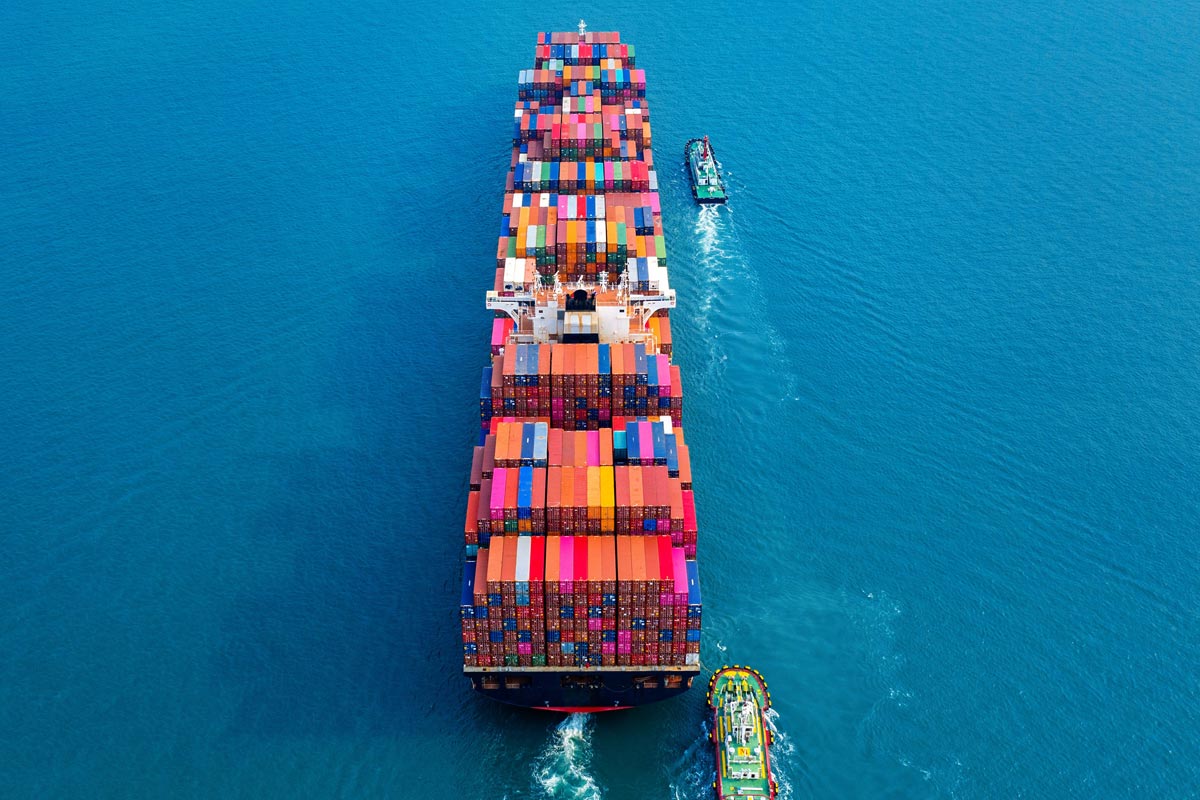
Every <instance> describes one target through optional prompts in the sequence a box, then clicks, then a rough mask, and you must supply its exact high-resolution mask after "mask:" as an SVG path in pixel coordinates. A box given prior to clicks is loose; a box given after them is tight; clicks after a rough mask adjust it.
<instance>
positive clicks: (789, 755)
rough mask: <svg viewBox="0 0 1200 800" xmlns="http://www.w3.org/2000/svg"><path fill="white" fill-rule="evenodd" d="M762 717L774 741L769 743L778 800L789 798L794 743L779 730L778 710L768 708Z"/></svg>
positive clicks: (791, 792)
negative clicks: (777, 789)
mask: <svg viewBox="0 0 1200 800" xmlns="http://www.w3.org/2000/svg"><path fill="white" fill-rule="evenodd" d="M763 718H764V719H765V720H766V722H767V727H768V728H769V729H770V730H771V737H772V739H773V742H774V743H773V744H772V745H771V772H772V774H773V775H774V776H775V782H776V783H777V784H779V800H791V798H792V797H793V788H792V781H791V772H792V767H793V765H794V764H795V761H796V744H795V742H793V741H792V738H791V737H790V736H788V735H787V734H786V733H785V732H784V731H782V730H780V728H779V712H778V711H776V710H775V709H773V708H768V709H767V710H766V711H765V712H763Z"/></svg>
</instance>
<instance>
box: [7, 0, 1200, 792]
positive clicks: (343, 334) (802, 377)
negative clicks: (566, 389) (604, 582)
mask: <svg viewBox="0 0 1200 800" xmlns="http://www.w3.org/2000/svg"><path fill="white" fill-rule="evenodd" d="M648 5H649V4H645V3H617V4H606V5H605V6H604V7H603V9H601V8H600V7H599V6H596V5H593V4H586V3H585V4H584V5H581V6H575V7H571V8H569V9H560V8H554V9H547V10H545V11H539V10H536V4H526V5H525V6H523V7H521V8H520V9H517V8H516V7H510V8H505V9H503V10H499V9H498V8H496V7H494V6H493V5H490V4H484V3H477V4H474V5H472V6H470V7H461V8H449V7H438V8H437V10H436V11H435V10H423V9H411V8H405V7H404V6H403V4H395V3H380V2H367V3H359V4H339V3H329V2H320V0H312V2H301V3H295V4H290V5H286V6H280V5H279V4H277V3H265V2H260V1H259V0H249V2H237V3H233V2H220V1H219V0H217V2H212V3H163V2H157V0H140V1H137V2H135V3H133V4H132V5H131V4H105V3H103V2H101V3H86V4H85V3H71V2H68V3H67V4H65V5H63V4H57V5H55V4H47V3H39V2H35V3H32V4H29V3H26V4H18V3H9V4H4V5H3V7H0V277H2V278H3V291H2V292H0V419H2V420H3V425H2V426H0V463H2V465H3V466H2V468H0V529H2V532H3V537H2V538H0V543H2V545H3V551H4V552H3V556H2V557H0V787H2V788H0V794H2V795H3V796H4V797H5V798H82V797H87V798H122V799H124V798H163V797H172V798H210V797H214V798H215V797H221V798H228V797H254V798H267V797H271V798H275V797H278V798H294V797H347V798H348V797H355V798H363V797H398V798H399V797H402V798H409V797H412V798H416V797H454V796H458V797H464V798H465V797H472V798H473V797H480V798H497V799H498V798H504V797H507V798H518V797H526V798H528V797H595V796H603V797H605V798H614V799H615V798H633V797H639V798H640V797H672V798H700V797H705V796H707V795H706V792H707V786H708V781H709V780H710V778H709V777H708V772H709V767H708V760H707V755H706V751H705V749H704V747H703V739H702V737H703V735H704V731H703V713H702V705H703V697H702V696H701V695H700V693H699V692H696V693H693V694H691V695H689V696H685V697H683V698H681V699H678V700H675V701H672V702H670V703H665V704H660V705H658V706H654V707H647V708H643V709H638V710H636V711H632V712H629V713H624V714H622V715H617V716H608V717H602V718H599V719H573V720H570V721H569V722H568V723H566V724H564V725H563V726H561V727H559V728H557V729H556V728H555V724H556V722H557V718H552V717H548V716H543V715H539V714H536V713H526V712H520V711H515V710H509V709H506V708H504V707H501V706H497V705H494V704H491V703H488V702H487V701H484V700H482V699H480V698H477V697H474V696H472V695H470V694H469V693H468V692H467V690H466V688H465V686H464V682H463V680H462V679H461V677H459V676H458V675H456V669H457V666H458V643H457V640H456V623H455V609H454V602H455V598H456V591H457V588H456V587H457V581H458V567H457V566H456V561H455V559H456V555H457V553H458V552H459V550H460V540H459V538H458V535H457V534H456V533H455V531H456V530H458V527H457V526H458V524H459V522H460V520H461V517H462V511H461V509H462V503H463V500H464V497H465V491H466V479H467V467H468V465H469V460H470V459H469V450H468V448H469V445H470V444H471V442H472V435H473V432H474V430H475V427H476V424H477V423H476V419H475V416H474V408H475V401H474V400H473V399H472V394H473V392H474V391H475V389H476V387H477V385H478V375H479V368H480V366H481V365H482V363H483V357H484V352H485V348H486V345H487V336H488V326H487V317H486V313H485V311H484V309H483V307H482V291H483V290H484V289H485V288H486V286H488V285H489V284H490V280H491V269H492V268H491V266H490V264H491V259H492V254H493V252H494V239H493V236H494V235H495V231H496V217H497V215H498V214H499V210H500V191H501V186H502V180H503V175H504V171H505V169H506V165H507V159H508V147H509V144H508V142H507V140H506V137H507V136H508V135H509V130H510V127H509V126H510V123H509V119H510V116H509V114H510V112H509V109H510V107H511V103H512V101H513V100H514V98H515V86H514V83H515V78H516V73H517V70H518V69H521V68H524V67H528V66H529V65H530V61H531V58H532V46H533V40H534V34H535V31H537V30H540V29H547V28H571V27H573V25H574V23H575V21H576V19H577V18H578V17H579V16H580V15H582V16H584V17H586V18H587V19H588V21H589V22H590V23H592V28H593V29H612V28H618V29H620V30H621V31H622V33H623V34H624V36H625V38H626V40H628V41H632V42H634V43H636V44H637V46H638V57H639V60H640V63H641V65H642V66H644V67H645V69H646V70H647V72H648V77H649V80H650V93H649V96H650V101H651V104H652V108H653V113H654V134H655V144H656V151H657V153H658V156H659V163H660V166H661V172H660V175H661V178H662V195H663V205H664V212H665V219H666V226H667V235H668V247H669V249H670V252H671V254H672V256H671V258H672V283H673V284H674V285H675V287H676V288H677V289H678V292H679V300H680V307H679V309H678V311H677V312H676V315H675V326H674V329H675V340H676V352H677V358H678V360H679V361H680V362H681V363H682V364H683V365H684V380H685V388H686V391H687V398H688V399H687V412H686V413H687V416H686V420H685V422H686V428H687V431H688V438H689V441H690V442H691V443H692V447H693V451H694V453H695V454H696V456H697V457H698V462H697V464H696V479H697V483H698V485H699V487H700V494H699V498H700V515H701V526H702V532H701V559H702V566H703V573H702V574H703V580H704V585H705V589H706V601H707V608H706V612H705V614H706V625H707V634H706V635H707V639H706V642H705V645H704V647H705V650H704V653H703V657H704V661H705V664H706V666H707V667H709V668H712V667H714V666H719V665H720V663H721V662H723V661H725V660H729V661H737V662H752V663H753V664H755V665H756V666H758V667H759V668H760V669H761V670H762V671H763V672H764V673H765V674H766V675H767V677H768V679H769V680H770V681H771V685H772V689H773V695H774V697H775V699H776V704H777V710H778V717H777V719H776V725H777V726H778V728H779V729H780V731H781V734H782V736H781V746H780V747H779V751H778V753H777V757H778V762H779V764H778V766H779V771H780V772H781V776H780V777H781V779H782V782H783V783H784V787H785V796H787V797H791V798H797V799H799V798H810V797H812V798H824V797H828V798H835V797H862V798H945V797H962V798H984V797H989V798H990V797H1005V798H1008V797H1030V798H1034V797H1039V798H1040V797H1044V798H1076V797H1077V798H1100V797H1103V798H1126V797H1129V798H1132V797H1169V798H1184V797H1196V796H1197V792H1198V789H1197V787H1198V786H1200V733H1198V732H1197V727H1196V721H1197V719H1200V682H1198V680H1197V677H1196V675H1197V673H1196V664H1197V663H1198V661H1200V601H1198V597H1197V586H1198V585H1200V580H1198V579H1197V564H1198V563H1200V544H1198V543H1197V534H1198V531H1200V489H1198V488H1197V487H1198V486H1200V411H1198V410H1197V401H1198V400H1200V348H1198V346H1197V343H1196V332H1197V330H1198V328H1200V277H1198V276H1200V271H1198V267H1200V263H1198V262H1200V257H1198V255H1197V254H1198V253H1200V189H1198V188H1197V187H1200V78H1198V76H1200V45H1197V42H1198V41H1200V9H1198V8H1197V7H1196V5H1195V4H1194V3H1190V2H1174V1H1171V0H1168V2H1164V3H1160V4H1155V6H1154V8H1152V9H1148V8H1146V7H1145V4H1141V3H1136V2H1101V3H1095V4H1070V3H1052V4H1048V5H1047V4H1022V3H1019V2H1002V3H1000V4H960V3H950V2H934V3H926V4H917V5H918V6H919V7H914V4H911V3H904V2H897V1H896V0H868V2H866V3H858V4H847V3H817V4H809V5H805V6H803V7H798V6H795V5H787V4H785V5H780V6H778V7H777V8H775V9H774V10H772V9H770V8H767V7H763V6H758V7H755V9H754V10H750V9H748V8H742V7H734V8H723V7H719V6H704V7H697V6H695V5H694V4H691V3H670V4H656V6H655V7H654V8H648V7H647V6H648ZM702 133H707V134H709V135H710V136H712V138H713V141H714V143H715V144H716V146H717V148H718V152H719V153H720V155H721V158H722V160H723V162H724V164H725V168H726V171H727V177H728V179H729V183H730V185H731V190H732V192H733V200H732V203H731V204H730V205H729V206H728V207H727V208H724V209H721V210H719V211H716V212H712V211H707V212H704V213H701V212H699V211H697V209H696V208H695V207H694V206H693V205H692V204H691V202H690V200H689V197H688V194H687V189H686V184H685V183H684V181H683V176H682V174H681V173H680V172H678V171H676V170H674V169H672V168H671V166H670V165H671V164H672V163H673V161H674V159H675V157H676V156H675V153H676V151H677V150H678V149H679V148H681V147H682V144H683V142H684V141H685V140H686V139H687V138H688V137H690V136H693V135H697V134H702Z"/></svg>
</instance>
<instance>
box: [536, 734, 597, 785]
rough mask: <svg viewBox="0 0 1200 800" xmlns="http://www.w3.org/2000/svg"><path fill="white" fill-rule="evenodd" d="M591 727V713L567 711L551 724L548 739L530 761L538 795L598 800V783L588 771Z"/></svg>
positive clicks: (589, 766)
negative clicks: (544, 745)
mask: <svg viewBox="0 0 1200 800" xmlns="http://www.w3.org/2000/svg"><path fill="white" fill-rule="evenodd" d="M594 727H595V722H594V720H593V719H592V715H590V714H570V715H568V716H567V718H566V719H564V720H563V721H562V722H560V723H558V725H556V726H554V730H553V731H552V733H551V736H550V741H549V742H547V744H546V747H545V748H544V749H543V750H542V753H541V755H539V756H538V758H537V760H536V761H534V763H533V781H534V786H535V789H536V790H539V791H538V796H539V797H546V798H551V800H600V798H601V797H602V795H601V792H600V786H599V785H598V784H597V783H596V779H595V778H593V777H592V775H591V766H592V730H593V728H594Z"/></svg>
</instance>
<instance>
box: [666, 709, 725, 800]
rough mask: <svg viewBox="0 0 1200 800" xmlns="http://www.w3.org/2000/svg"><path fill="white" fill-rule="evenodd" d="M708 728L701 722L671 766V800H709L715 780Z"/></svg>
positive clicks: (706, 724)
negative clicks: (691, 738)
mask: <svg viewBox="0 0 1200 800" xmlns="http://www.w3.org/2000/svg"><path fill="white" fill-rule="evenodd" d="M708 732H709V726H708V723H707V722H702V723H701V724H700V726H699V730H698V732H697V734H696V738H694V739H693V740H692V742H691V744H689V745H688V746H687V748H686V749H685V750H684V751H683V753H682V754H681V755H680V756H679V758H678V759H676V760H675V762H674V763H672V764H671V775H672V776H673V777H672V778H671V787H670V788H671V791H670V794H669V795H668V797H670V798H671V800H709V798H711V797H712V796H713V791H712V783H713V781H714V780H716V778H717V774H716V771H715V769H714V767H713V754H712V744H711V743H710V742H709V741H708Z"/></svg>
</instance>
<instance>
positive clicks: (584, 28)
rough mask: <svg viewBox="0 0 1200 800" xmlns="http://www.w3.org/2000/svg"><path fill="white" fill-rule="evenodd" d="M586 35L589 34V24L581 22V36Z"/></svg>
mask: <svg viewBox="0 0 1200 800" xmlns="http://www.w3.org/2000/svg"><path fill="white" fill-rule="evenodd" d="M585 33H587V23H586V22H584V21H583V20H579V35H580V36H583V35H584V34H585Z"/></svg>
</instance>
